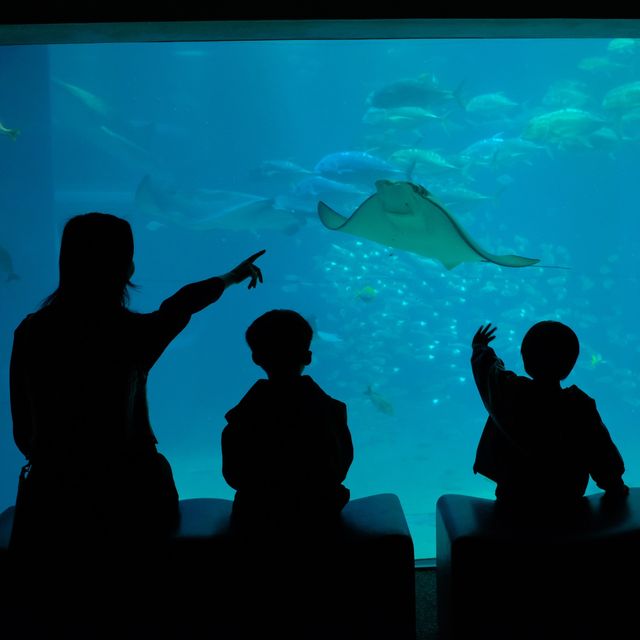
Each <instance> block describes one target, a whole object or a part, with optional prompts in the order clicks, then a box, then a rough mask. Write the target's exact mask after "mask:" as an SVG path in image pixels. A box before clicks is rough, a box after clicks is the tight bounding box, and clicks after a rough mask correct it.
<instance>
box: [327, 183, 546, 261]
mask: <svg viewBox="0 0 640 640" xmlns="http://www.w3.org/2000/svg"><path fill="white" fill-rule="evenodd" d="M376 190H377V191H376V193H375V194H374V195H372V196H370V197H369V198H367V199H366V200H365V201H364V202H363V203H362V204H361V205H360V206H359V207H358V208H357V209H356V211H355V212H354V213H353V214H352V215H351V216H350V217H349V218H345V217H344V216H342V215H340V214H339V213H337V212H335V211H334V210H333V209H331V208H330V207H328V206H327V205H326V204H325V203H324V202H322V201H320V202H319V203H318V215H319V216H320V220H321V222H322V224H323V225H324V226H325V227H327V228H328V229H331V230H333V231H342V232H344V233H349V234H351V235H354V236H358V237H361V238H366V239H367V240H373V241H374V242H379V243H380V244H383V245H386V246H389V247H394V248H396V249H402V250H404V251H411V252H412V253H416V254H418V255H421V256H424V257H425V258H431V259H433V260H438V261H439V262H440V263H442V265H443V266H444V267H445V268H446V269H453V268H454V267H456V266H458V265H459V264H461V263H462V262H493V263H494V264H498V265H501V266H503V267H528V266H531V265H534V264H536V263H538V262H539V260H538V259H536V258H525V257H523V256H517V255H495V254H492V253H489V252H488V251H486V250H485V249H483V248H482V247H481V246H480V245H479V244H478V243H477V242H476V241H475V240H474V239H473V238H472V237H471V236H470V235H469V234H468V233H467V232H466V231H465V230H464V229H463V228H462V226H461V225H460V223H459V222H458V221H457V220H456V219H455V218H454V217H453V216H452V215H451V214H450V213H449V212H448V211H447V210H446V209H445V208H444V207H443V206H442V205H441V204H440V203H438V202H437V201H436V200H435V199H434V198H433V196H432V195H431V194H430V193H429V192H428V191H427V190H426V189H425V188H424V187H422V186H420V185H416V184H413V183H411V182H391V181H389V180H379V181H377V182H376Z"/></svg>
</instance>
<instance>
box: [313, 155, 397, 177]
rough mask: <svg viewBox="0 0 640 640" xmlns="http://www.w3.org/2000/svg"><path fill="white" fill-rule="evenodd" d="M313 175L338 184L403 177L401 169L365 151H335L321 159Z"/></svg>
mask: <svg viewBox="0 0 640 640" xmlns="http://www.w3.org/2000/svg"><path fill="white" fill-rule="evenodd" d="M313 171H314V173H315V174H317V175H320V176H322V177H323V178H328V179H330V180H337V181H339V182H348V183H350V184H372V183H373V182H374V181H375V180H377V179H381V178H396V177H400V176H402V177H404V176H405V174H406V172H405V171H404V169H403V168H401V167H397V166H394V165H393V164H391V163H389V162H387V161H386V160H382V159H381V158H377V157H376V156H374V155H372V154H370V153H367V152H366V151H336V152H334V153H329V154H328V155H326V156H324V157H322V158H321V159H320V160H319V161H318V162H317V163H316V166H315V167H314V169H313Z"/></svg>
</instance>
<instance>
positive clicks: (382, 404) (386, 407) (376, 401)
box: [364, 384, 395, 416]
mask: <svg viewBox="0 0 640 640" xmlns="http://www.w3.org/2000/svg"><path fill="white" fill-rule="evenodd" d="M364 395H365V396H367V397H368V398H369V400H371V403H372V404H373V406H374V407H375V408H376V409H377V410H378V411H379V412H380V413H384V414H385V415H388V416H392V415H394V413H395V409H394V408H393V405H392V404H391V402H389V400H387V399H386V398H385V397H383V396H382V395H380V394H379V393H378V392H377V391H374V390H373V388H372V386H371V385H370V384H369V385H367V388H366V389H365V391H364Z"/></svg>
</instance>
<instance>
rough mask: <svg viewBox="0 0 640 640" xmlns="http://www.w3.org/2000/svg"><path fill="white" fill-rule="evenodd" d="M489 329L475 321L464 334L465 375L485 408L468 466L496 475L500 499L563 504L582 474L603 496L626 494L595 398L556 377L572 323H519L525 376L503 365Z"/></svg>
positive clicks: (573, 354)
mask: <svg viewBox="0 0 640 640" xmlns="http://www.w3.org/2000/svg"><path fill="white" fill-rule="evenodd" d="M495 332H496V327H492V326H491V324H487V325H486V326H481V327H480V328H479V329H478V331H477V332H476V334H475V335H474V337H473V341H472V348H473V354H472V356H471V366H472V370H473V375H474V379H475V382H476V386H477V388H478V391H479V392H480V396H481V398H482V401H483V403H484V406H485V407H486V409H487V411H488V412H489V417H488V419H487V422H486V425H485V427H484V430H483V432H482V436H481V437H480V442H479V444H478V448H477V451H476V459H475V463H474V466H473V470H474V473H479V474H481V475H483V476H486V477H487V478H489V479H491V480H493V481H494V482H495V483H496V489H495V495H496V498H497V499H498V500H499V501H500V502H501V503H506V502H509V503H512V504H513V503H523V502H527V503H529V502H530V501H532V500H535V501H538V502H541V501H544V502H545V503H547V504H556V505H567V504H569V503H571V502H575V501H577V500H579V499H580V498H581V497H582V496H583V495H584V494H585V491H586V489H587V485H588V482H589V477H591V478H592V479H593V480H594V482H595V483H596V484H597V486H598V487H599V488H600V489H602V490H603V491H605V495H607V496H621V495H626V494H627V493H628V491H629V489H628V487H627V486H626V485H625V483H624V482H623V480H622V476H623V474H624V471H625V468H624V462H623V460H622V457H621V455H620V453H619V451H618V449H617V447H616V445H615V444H614V443H613V440H612V439H611V436H610V434H609V431H608V430H607V428H606V426H605V425H604V424H603V422H602V419H601V417H600V414H599V412H598V409H597V408H596V403H595V401H594V400H593V398H591V397H589V396H588V395H587V394H586V393H584V391H582V390H581V389H579V388H578V387H577V386H575V385H572V386H570V387H567V388H563V387H562V386H561V384H560V383H561V381H562V380H564V379H565V378H566V377H567V376H568V375H569V373H571V370H572V369H573V367H574V365H575V363H576V361H577V359H578V354H579V351H580V345H579V342H578V338H577V336H576V334H575V333H574V332H573V330H572V329H571V328H569V327H568V326H566V325H565V324H562V323H561V322H556V321H553V320H544V321H542V322H538V323H536V324H534V325H533V326H532V327H531V328H530V329H529V330H528V331H527V333H526V335H525V336H524V339H523V341H522V345H521V349H520V351H521V354H522V359H523V363H524V368H525V371H526V372H527V374H528V375H529V376H530V377H526V376H519V375H516V374H515V373H514V372H513V371H508V370H506V369H505V367H504V363H503V361H502V360H500V358H498V356H497V355H496V353H495V351H494V350H493V349H492V348H491V347H490V346H489V343H490V342H491V341H492V340H493V339H494V338H495Z"/></svg>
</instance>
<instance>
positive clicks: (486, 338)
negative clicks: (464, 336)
mask: <svg viewBox="0 0 640 640" xmlns="http://www.w3.org/2000/svg"><path fill="white" fill-rule="evenodd" d="M497 330H498V327H492V326H491V323H489V324H487V325H485V326H482V325H481V326H480V328H479V329H478V330H477V331H476V334H475V335H474V336H473V340H472V341H471V346H472V347H474V348H475V347H486V346H487V345H488V344H489V343H490V342H491V341H492V340H493V339H494V338H495V337H496V336H495V335H494V334H495V332H496V331H497Z"/></svg>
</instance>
